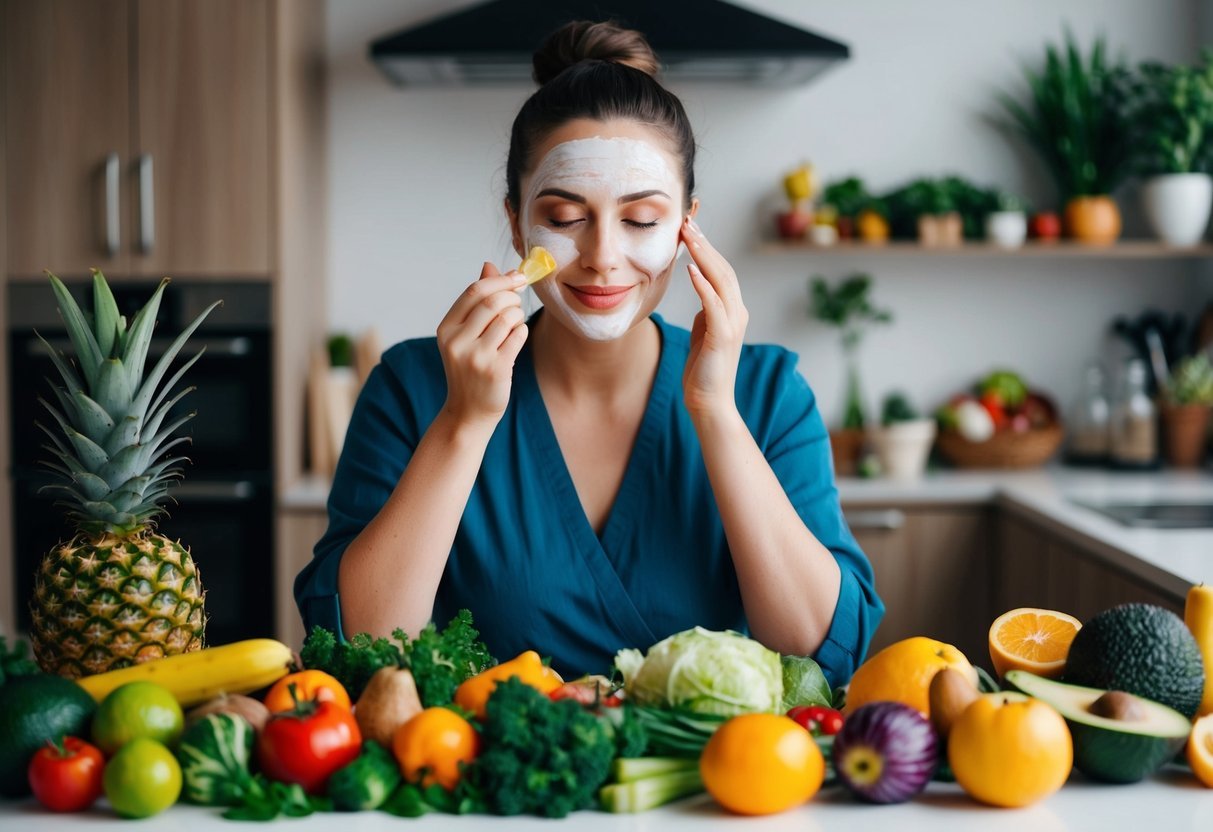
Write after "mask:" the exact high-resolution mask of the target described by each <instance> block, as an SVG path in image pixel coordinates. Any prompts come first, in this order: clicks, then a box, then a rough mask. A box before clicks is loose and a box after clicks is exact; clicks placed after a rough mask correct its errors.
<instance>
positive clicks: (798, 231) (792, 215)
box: [776, 163, 817, 240]
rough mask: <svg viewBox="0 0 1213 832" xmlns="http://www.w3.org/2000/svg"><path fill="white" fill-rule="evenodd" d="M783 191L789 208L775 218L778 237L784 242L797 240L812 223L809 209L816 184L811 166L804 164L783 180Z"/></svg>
mask: <svg viewBox="0 0 1213 832" xmlns="http://www.w3.org/2000/svg"><path fill="white" fill-rule="evenodd" d="M783 190H784V193H785V194H787V197H788V202H790V203H791V208H790V209H789V210H788V211H785V212H784V213H781V214H779V215H778V216H777V217H776V220H777V226H776V227H777V229H778V231H779V236H780V237H782V238H784V239H786V240H798V239H800V238H802V237H804V235H805V232H806V231H807V230H808V228H809V226H810V225H812V223H813V212H812V210H811V209H810V207H809V204H810V201H811V200H812V198H813V193H814V191H816V190H817V183H816V179H815V176H814V174H813V166H812V165H810V164H808V163H806V164H803V165H801V166H800V167H798V168H797V169H796V170H794V171H792V172H791V173H789V174H788V175H787V176H785V177H784V179H783Z"/></svg>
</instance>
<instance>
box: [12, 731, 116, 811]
mask: <svg viewBox="0 0 1213 832" xmlns="http://www.w3.org/2000/svg"><path fill="white" fill-rule="evenodd" d="M104 770H105V757H104V756H103V755H102V753H101V749H99V748H97V746H95V745H90V744H89V743H87V742H85V741H84V740H82V739H77V738H76V737H64V738H63V744H62V746H57V745H55V744H54V743H53V742H48V743H47V744H46V747H45V748H40V749H38V751H37V752H36V753H35V754H34V756H33V758H32V759H31V760H30V761H29V785H30V788H31V789H33V791H34V797H36V798H38V802H39V803H41V804H42V805H43V806H45V807H46V808H48V809H50V810H51V811H52V812H79V811H80V810H82V809H87V808H88V807H89V806H91V805H93V801H95V800H96V799H97V798H98V797H100V796H101V792H102V790H103V786H102V783H101V773H102V771H104Z"/></svg>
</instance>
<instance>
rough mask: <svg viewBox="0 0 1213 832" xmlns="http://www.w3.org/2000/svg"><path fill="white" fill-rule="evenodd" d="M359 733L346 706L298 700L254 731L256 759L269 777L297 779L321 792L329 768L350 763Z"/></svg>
mask: <svg viewBox="0 0 1213 832" xmlns="http://www.w3.org/2000/svg"><path fill="white" fill-rule="evenodd" d="M361 746H362V732H361V731H359V730H358V723H357V722H356V721H354V714H353V712H352V711H350V709H349V708H343V707H341V706H340V705H338V704H336V703H335V702H301V703H299V705H298V707H296V708H295V709H294V710H292V711H282V712H280V713H276V714H274V715H273V716H271V717H270V721H269V722H267V723H266V725H265V729H264V730H262V732H261V733H260V734H258V735H257V761H258V762H259V763H260V764H261V770H262V771H263V772H264V773H265V775H266V776H267V777H269V778H270V779H271V780H281V781H283V782H286V783H298V784H300V785H301V786H303V788H304V791H306V792H308V793H309V794H320V793H321V792H322V791H323V790H324V785H325V783H326V782H327V781H328V779H329V775H331V774H332V773H333V772H334V771H336V770H337V769H339V768H341V767H342V766H344V765H346V764H348V763H350V762H353V760H354V758H355V757H357V756H358V752H359V750H360V748H361Z"/></svg>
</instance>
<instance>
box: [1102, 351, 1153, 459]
mask: <svg viewBox="0 0 1213 832" xmlns="http://www.w3.org/2000/svg"><path fill="white" fill-rule="evenodd" d="M1110 451H1111V460H1112V464H1113V465H1115V466H1116V467H1117V468H1154V467H1156V466H1157V465H1158V411H1157V408H1155V406H1154V402H1153V401H1151V399H1150V397H1149V395H1148V394H1147V393H1146V364H1145V362H1144V361H1142V360H1141V359H1140V358H1132V359H1129V360H1128V361H1126V362H1125V367H1124V379H1123V383H1122V384H1121V393H1120V398H1119V399H1118V401H1117V403H1116V408H1115V410H1114V411H1113V415H1112V442H1111V446H1110Z"/></svg>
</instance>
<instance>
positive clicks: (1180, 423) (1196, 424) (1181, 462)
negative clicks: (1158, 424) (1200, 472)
mask: <svg viewBox="0 0 1213 832" xmlns="http://www.w3.org/2000/svg"><path fill="white" fill-rule="evenodd" d="M1162 420H1163V429H1164V430H1163V432H1164V434H1165V437H1164V442H1165V446H1164V447H1165V448H1166V451H1167V462H1168V463H1170V464H1171V465H1173V466H1175V467H1176V468H1195V467H1197V466H1198V465H1200V463H1201V461H1202V460H1203V459H1204V457H1205V439H1206V431H1207V430H1208V427H1209V407H1208V405H1203V404H1179V405H1171V404H1168V405H1163V408H1162Z"/></svg>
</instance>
